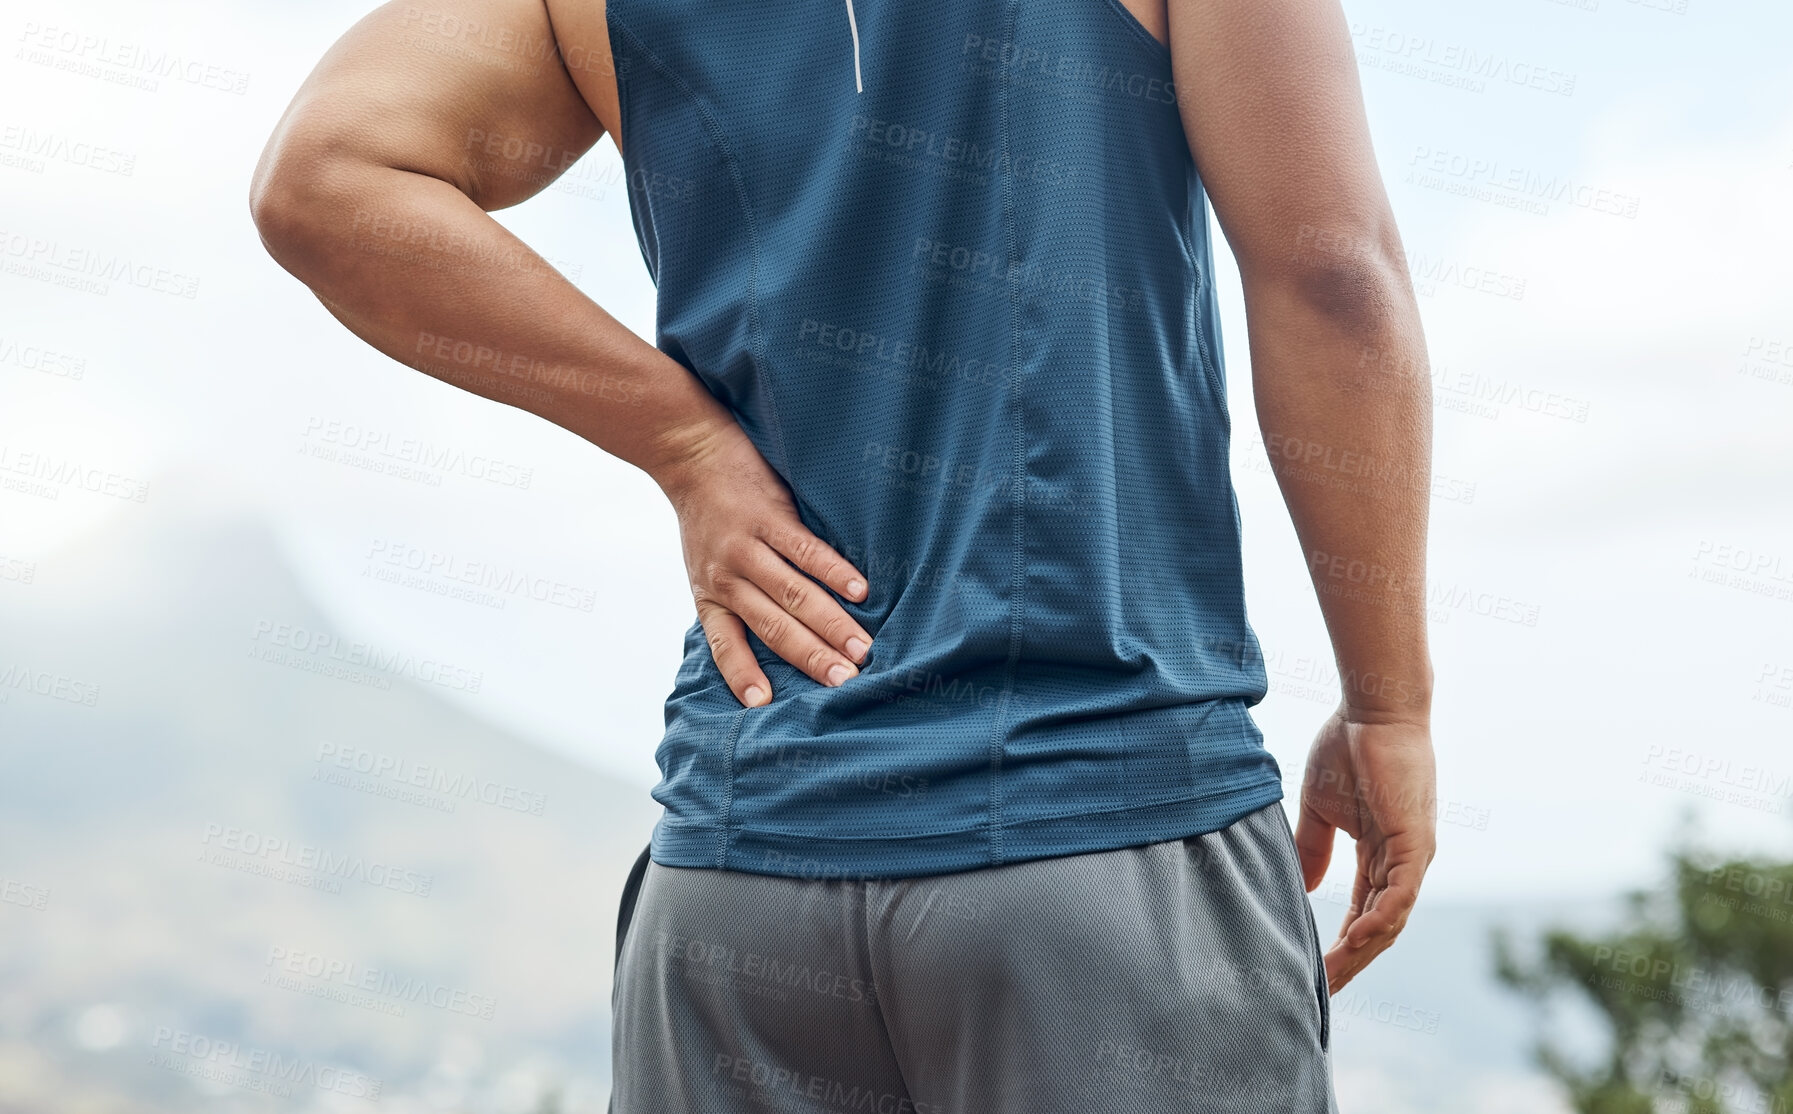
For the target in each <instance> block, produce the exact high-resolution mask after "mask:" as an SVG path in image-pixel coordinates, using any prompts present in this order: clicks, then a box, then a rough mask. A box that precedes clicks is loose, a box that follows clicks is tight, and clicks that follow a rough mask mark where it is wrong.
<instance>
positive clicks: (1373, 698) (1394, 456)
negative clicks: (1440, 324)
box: [1247, 249, 1432, 721]
mask: <svg viewBox="0 0 1793 1114" xmlns="http://www.w3.org/2000/svg"><path fill="white" fill-rule="evenodd" d="M1396 258H1398V249H1396ZM1247 318H1248V330H1249V333H1250V338H1251V353H1252V384H1253V394H1254V396H1255V398H1256V403H1257V413H1258V422H1259V427H1260V429H1261V430H1262V433H1263V440H1264V447H1265V451H1266V453H1267V454H1268V456H1269V459H1270V464H1271V468H1272V470H1273V472H1274V474H1275V476H1276V479H1277V483H1278V485H1279V486H1280V488H1281V489H1282V493H1283V498H1284V500H1285V501H1286V502H1287V504H1288V507H1289V514H1290V517H1291V518H1292V519H1293V521H1294V525H1295V532H1296V535H1297V536H1298V537H1299V538H1300V541H1301V546H1302V549H1303V552H1304V554H1305V558H1306V564H1307V568H1308V572H1309V575H1310V576H1311V577H1312V580H1313V584H1314V589H1315V591H1316V592H1317V594H1318V596H1319V602H1320V610H1321V613H1322V614H1323V616H1324V617H1325V621H1326V628H1327V631H1328V633H1329V634H1330V636H1331V639H1332V645H1333V652H1334V655H1335V657H1336V659H1337V663H1338V670H1339V678H1340V684H1341V687H1342V689H1343V697H1344V701H1345V704H1346V707H1347V709H1348V710H1349V711H1350V712H1351V713H1353V714H1354V715H1355V716H1357V717H1360V718H1362V719H1365V720H1371V721H1393V720H1410V719H1424V718H1425V717H1427V716H1428V715H1429V714H1430V709H1431V696H1432V667H1431V660H1430V654H1429V651H1428V649H1427V642H1426V587H1425V583H1426V577H1425V564H1426V525H1427V511H1428V499H1429V497H1430V490H1431V482H1430V480H1431V467H1432V466H1431V440H1432V438H1431V412H1432V411H1431V380H1430V375H1429V373H1428V370H1427V360H1426V350H1425V340H1424V337H1423V335H1422V332H1421V328H1420V322H1419V312H1418V309H1417V307H1416V306H1415V304H1414V300H1413V294H1412V287H1411V284H1410V282H1409V281H1408V280H1407V278H1406V275H1405V272H1404V269H1397V266H1394V265H1388V264H1382V265H1369V266H1362V267H1358V266H1353V267H1351V268H1347V269H1344V270H1341V271H1322V272H1321V273H1320V274H1318V275H1314V274H1307V275H1299V274H1298V275H1294V276H1287V275H1278V276H1275V277H1270V278H1265V279H1261V280H1259V281H1257V282H1255V283H1248V285H1247Z"/></svg>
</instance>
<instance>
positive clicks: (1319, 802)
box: [1168, 0, 1436, 986]
mask: <svg viewBox="0 0 1793 1114" xmlns="http://www.w3.org/2000/svg"><path fill="white" fill-rule="evenodd" d="M1168 16H1169V39H1170V46H1171V52H1172V67H1173V71H1174V76H1175V80H1176V86H1177V94H1178V101H1179V109H1180V111H1181V113H1182V117H1183V125H1184V131H1185V134H1186V135H1187V136H1188V138H1189V144H1190V150H1191V152H1192V153H1193V154H1194V157H1195V162H1196V167H1197V169H1198V171H1199V172H1200V174H1201V176H1202V180H1203V182H1204V184H1205V185H1206V187H1207V190H1208V192H1209V196H1210V197H1211V198H1212V201H1213V205H1214V211H1215V216H1216V217H1217V218H1218V220H1219V222H1220V226H1221V228H1222V230H1223V231H1224V232H1225V234H1226V237H1227V242H1228V243H1229V244H1230V245H1231V246H1232V248H1233V252H1234V255H1235V256H1236V258H1237V259H1238V262H1239V273H1240V279H1241V281H1242V283H1243V287H1244V295H1245V311H1246V324H1247V332H1248V335H1249V337H1250V342H1251V370H1252V389H1253V395H1254V397H1255V399H1256V403H1257V413H1258V422H1259V426H1260V428H1261V430H1262V432H1263V437H1264V443H1265V447H1266V450H1267V451H1268V454H1269V457H1270V462H1271V466H1272V468H1273V470H1274V473H1275V475H1276V479H1277V483H1278V485H1279V487H1280V488H1281V490H1282V493H1283V498H1284V500H1285V501H1286V502H1287V504H1288V507H1289V513H1290V516H1291V518H1292V519H1293V521H1294V525H1295V532H1296V534H1297V536H1298V537H1299V538H1300V541H1301V545H1302V548H1303V550H1304V552H1305V556H1306V560H1307V566H1308V571H1309V573H1310V575H1311V577H1312V580H1313V584H1314V588H1315V590H1316V592H1317V593H1318V595H1319V602H1320V609H1321V612H1322V614H1323V615H1324V617H1325V620H1326V628H1327V631H1328V633H1329V635H1330V637H1331V640H1332V645H1333V651H1334V654H1335V656H1336V658H1337V663H1338V669H1339V676H1340V679H1341V682H1342V687H1343V690H1344V691H1343V693H1342V697H1341V702H1340V707H1339V710H1338V712H1336V713H1335V714H1334V717H1333V719H1332V720H1331V721H1329V723H1328V725H1327V726H1326V727H1325V728H1323V729H1322V733H1321V737H1320V739H1319V740H1317V741H1316V744H1315V750H1314V756H1313V757H1312V758H1310V760H1309V766H1308V771H1307V772H1308V776H1307V779H1306V781H1305V783H1304V786H1303V805H1302V812H1301V819H1300V823H1299V826H1298V830H1297V842H1298V844H1299V846H1300V850H1301V854H1302V862H1303V867H1304V869H1305V871H1306V874H1307V878H1308V885H1309V888H1310V889H1311V888H1313V887H1314V886H1315V885H1317V884H1318V883H1319V881H1320V877H1321V876H1322V875H1323V874H1324V872H1325V869H1326V865H1327V862H1328V860H1329V858H1330V854H1331V847H1332V833H1333V829H1335V828H1337V829H1341V830H1344V831H1346V832H1347V833H1348V834H1350V835H1352V836H1353V837H1355V838H1356V839H1357V840H1358V860H1359V875H1358V883H1357V890H1356V894H1355V896H1354V900H1353V903H1352V909H1351V911H1350V913H1348V914H1347V917H1346V925H1345V928H1344V929H1342V930H1341V945H1340V946H1339V947H1335V949H1334V952H1333V953H1331V954H1329V956H1328V966H1329V969H1330V970H1331V971H1332V973H1333V975H1334V980H1335V986H1337V985H1342V982H1343V979H1345V978H1349V977H1350V975H1351V974H1354V973H1355V971H1356V970H1357V969H1359V968H1361V966H1362V965H1363V964H1366V963H1368V962H1369V958H1370V957H1371V956H1373V955H1374V954H1375V952H1376V951H1379V950H1380V948H1381V947H1385V946H1386V944H1387V942H1388V941H1389V940H1392V938H1393V936H1394V935H1395V934H1396V933H1398V932H1399V931H1400V928H1401V926H1402V925H1403V924H1404V923H1405V920H1406V916H1407V910H1408V909H1409V908H1410V907H1411V905H1412V901H1413V898H1414V896H1415V895H1416V894H1417V890H1418V886H1419V881H1420V877H1421V875H1423V873H1424V871H1425V868H1426V865H1427V864H1428V863H1429V862H1430V861H1431V857H1432V850H1433V831H1434V820H1435V817H1434V814H1433V813H1434V810H1435V807H1436V806H1435V798H1434V796H1433V788H1432V777H1433V774H1432V755H1431V739H1430V728H1429V718H1430V712H1431V698H1432V667H1431V662H1430V657H1429V653H1428V650H1427V646H1426V612H1425V549H1426V515H1427V499H1428V496H1429V492H1430V486H1431V485H1430V475H1431V391H1430V376H1429V374H1428V371H1427V363H1426V350H1425V340H1424V338H1423V336H1422V335H1421V330H1420V321H1419V311H1418V308H1417V306H1416V305H1415V302H1414V297H1413V288H1412V284H1411V282H1410V281H1409V279H1408V276H1407V270H1406V260H1405V256H1404V254H1403V252H1402V248H1401V241H1400V236H1399V234H1398V233H1397V231H1396V229H1395V224H1394V218H1393V215H1392V213H1391V211H1390V208H1389V203H1388V198H1387V195H1386V192H1385V191H1384V189H1383V185H1382V180H1381V176H1380V174H1379V173H1378V170H1377V167H1376V162H1375V158H1374V155H1373V152H1372V151H1371V146H1370V138H1369V128H1368V125H1367V122H1366V120H1365V116H1364V110H1363V101H1362V93H1361V91H1360V88H1359V85H1358V79H1357V65H1356V60H1355V59H1354V57H1353V56H1352V52H1351V41H1350V36H1349V33H1348V29H1347V25H1346V22H1345V18H1344V14H1343V12H1342V11H1341V10H1340V8H1339V4H1338V0H1252V2H1249V3H1243V2H1240V0H1169V12H1168ZM1340 976H1343V977H1342V978H1341V977H1340Z"/></svg>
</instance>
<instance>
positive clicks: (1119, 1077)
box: [610, 803, 1337, 1114]
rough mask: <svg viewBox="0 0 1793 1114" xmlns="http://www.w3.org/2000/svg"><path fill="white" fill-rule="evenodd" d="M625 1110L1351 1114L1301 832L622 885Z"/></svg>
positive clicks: (618, 1059)
mask: <svg viewBox="0 0 1793 1114" xmlns="http://www.w3.org/2000/svg"><path fill="white" fill-rule="evenodd" d="M617 931H618V941H617V963H616V980H615V987H614V991H613V994H612V1017H613V1022H614V1025H613V1029H612V1048H611V1052H612V1068H613V1079H614V1087H613V1091H612V1096H611V1108H610V1109H611V1111H612V1114H736V1112H743V1114H744V1112H749V1111H752V1112H755V1114H763V1112H767V1111H776V1112H792V1114H795V1112H799V1111H800V1112H803V1114H838V1112H849V1111H868V1112H874V1114H1058V1112H1063V1114H1072V1112H1076V1114H1092V1112H1106V1111H1113V1112H1115V1114H1123V1112H1124V1114H1156V1112H1160V1111H1162V1112H1164V1114H1170V1112H1172V1111H1175V1112H1177V1114H1220V1112H1223V1111H1224V1112H1239V1114H1248V1112H1249V1114H1272V1112H1274V1114H1282V1112H1299V1114H1336V1112H1337V1107H1336V1106H1335V1105H1334V1100H1333V1096H1332V1079H1331V1074H1332V1073H1331V1058H1330V1053H1329V1047H1328V1046H1329V1032H1328V1029H1329V1002H1328V1000H1327V991H1326V973H1325V967H1324V965H1323V964H1322V962H1321V952H1320V941H1319V936H1318V934H1317V933H1316V931H1315V927H1314V918H1313V912H1312V909H1311V907H1310V906H1309V904H1308V901H1307V895H1306V893H1305V892H1304V889H1303V886H1302V883H1301V869H1300V866H1299V862H1298V860H1297V858H1296V852H1295V843H1294V839H1293V836H1292V834H1291V833H1290V831H1289V823H1288V819H1287V818H1286V816H1285V815H1284V813H1283V809H1282V806H1281V804H1280V803H1272V804H1269V805H1266V806H1265V807H1264V808H1262V809H1259V810H1258V811H1256V812H1253V813H1251V814H1250V815H1248V816H1246V817H1245V818H1243V819H1241V820H1239V821H1237V822H1235V823H1234V824H1232V825H1231V826H1229V827H1226V828H1223V829H1221V830H1220V831H1217V832H1210V833H1208V834H1206V835H1199V836H1189V837H1187V838H1184V839H1176V840H1168V841H1165V842H1162V843H1151V844H1145V845H1143V846H1139V847H1127V848H1122V849H1119V850H1112V851H1097V852H1090V853H1087V854H1080V855H1066V856H1061V857H1056V858H1048V859H1034V860H1030V861H1026V862H1019V863H1006V864H1003V865H1001V866H995V867H987V868H982V869H977V870H968V871H961V872H956V873H952V874H938V875H928V876H921V877H910V878H898V879H885V880H842V879H801V878H789V877H777V876H772V875H762V874H750V873H744V872H739V871H729V870H715V869H697V868H687V867H670V866H663V865H661V864H659V863H654V862H651V861H649V860H648V858H647V853H646V852H645V851H644V852H643V853H642V857H641V858H640V859H639V860H638V861H637V863H636V869H635V871H634V872H632V873H631V875H630V877H629V881H628V884H627V886H626V887H625V891H624V895H623V908H622V915H621V916H620V917H619V923H618V929H617Z"/></svg>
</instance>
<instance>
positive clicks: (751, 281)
mask: <svg viewBox="0 0 1793 1114" xmlns="http://www.w3.org/2000/svg"><path fill="white" fill-rule="evenodd" d="M606 10H608V9H606ZM617 26H618V27H619V28H621V30H622V32H623V34H624V35H626V36H627V37H628V39H629V41H630V43H632V44H633V45H634V47H635V49H636V50H638V51H640V52H641V54H642V56H643V57H645V58H646V59H647V60H648V63H649V64H650V65H652V66H653V67H654V68H655V69H656V70H659V71H660V72H661V73H662V74H664V75H665V77H666V80H667V81H669V82H671V83H672V86H673V88H675V89H677V90H678V91H679V92H680V93H682V94H684V96H685V97H686V99H688V100H689V101H690V102H691V107H692V109H693V110H695V111H696V113H697V116H698V119H699V120H700V121H702V123H703V126H704V131H705V132H706V133H707V134H708V136H709V140H710V145H711V146H712V147H714V148H715V149H716V153H717V154H718V155H720V156H721V157H722V161H723V164H724V165H725V166H727V167H728V173H729V178H730V180H731V181H733V183H734V187H735V203H736V204H737V205H739V206H740V209H741V223H742V224H743V226H745V228H746V229H747V247H748V265H747V332H748V336H749V337H750V338H751V340H750V342H749V351H750V352H751V353H752V354H753V377H754V383H755V384H756V385H758V386H760V387H762V388H763V389H764V390H765V392H766V424H767V425H768V426H770V427H771V434H772V441H773V444H774V445H776V446H777V449H776V453H775V455H776V456H777V458H778V459H777V460H776V461H773V462H772V465H773V467H774V468H775V469H776V470H777V471H778V472H779V473H780V474H781V475H782V476H784V477H785V478H786V481H787V482H789V478H790V475H791V462H790V455H789V454H788V453H787V452H786V451H785V445H784V425H783V423H782V422H780V421H779V419H778V394H777V392H776V390H775V389H774V387H773V383H772V379H773V377H772V376H771V375H769V374H767V371H766V333H765V329H764V328H763V327H762V326H761V324H760V289H759V277H760V234H759V222H758V221H756V220H755V219H754V216H753V206H752V205H750V204H748V201H747V183H746V181H745V179H744V178H743V177H742V175H741V164H740V161H739V160H738V159H737V158H736V157H735V152H734V148H733V147H731V146H730V145H729V142H728V138H727V136H726V135H725V134H724V132H723V130H722V124H721V122H720V121H719V120H717V119H716V116H715V114H714V113H712V112H711V111H710V110H709V108H708V107H707V106H706V105H705V104H704V102H703V98H701V97H699V96H698V95H697V93H696V92H695V91H694V90H693V89H692V88H691V86H690V85H689V84H687V83H686V82H685V79H684V78H682V77H680V76H679V75H678V74H677V73H676V72H674V71H673V69H672V67H670V66H668V65H667V64H666V63H665V62H664V61H662V60H661V58H660V56H659V55H657V54H655V53H654V52H653V51H652V50H650V49H649V48H648V46H647V44H646V43H644V42H643V41H642V39H641V36H640V35H637V34H636V33H635V30H634V28H632V27H630V26H629V25H628V24H626V23H624V22H623V21H622V20H621V19H620V18H619V19H618V20H617ZM800 502H801V500H799V503H800Z"/></svg>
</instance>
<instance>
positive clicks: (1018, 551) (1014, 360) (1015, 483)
mask: <svg viewBox="0 0 1793 1114" xmlns="http://www.w3.org/2000/svg"><path fill="white" fill-rule="evenodd" d="M1018 4H1019V0H1008V2H1007V3H1005V4H1004V5H1003V13H1002V21H1003V41H1004V42H1013V41H1014V40H1015V18H1016V11H1017V7H1018ZM1013 90H1014V81H1013V78H1012V76H1011V75H1010V74H1008V73H1006V72H1005V73H1004V74H1003V76H1002V83H1001V89H1000V95H999V101H1000V104H1001V112H1000V114H999V117H998V120H999V127H1000V129H1001V134H1002V157H1003V166H1004V167H1005V169H1004V171H1003V174H1002V225H1003V232H1004V235H1005V237H1006V240H1007V243H1006V244H1005V245H1004V246H1005V247H1006V248H1007V249H1008V251H1007V253H1006V254H1007V261H1008V265H1009V267H1010V268H1011V270H1010V273H1009V274H1008V275H1005V280H1006V281H1007V283H1008V294H1009V408H1010V413H1011V418H1010V424H1011V426H1012V427H1013V428H1014V431H1015V438H1014V443H1015V449H1014V454H1013V456H1012V457H1011V459H1010V463H1009V521H1010V523H1011V528H1010V532H1009V534H1010V544H1011V546H1012V548H1011V550H1010V557H1009V653H1008V659H1007V660H1006V661H1005V662H1004V663H1003V674H1002V699H1001V700H1000V701H999V702H998V703H997V706H996V715H995V717H994V718H995V722H994V724H993V725H992V727H991V731H990V806H989V811H988V813H987V815H986V816H985V824H986V825H987V826H988V828H989V860H990V864H991V865H992V866H994V865H997V864H999V863H1001V862H1002V861H1003V858H1002V834H1003V828H1002V745H1003V734H1004V730H1003V729H1004V725H1005V724H1006V723H1007V721H1008V710H1009V702H1010V701H1011V700H1013V699H1014V698H1015V663H1016V662H1017V661H1018V660H1019V659H1020V657H1021V596H1022V592H1023V590H1024V589H1025V588H1026V586H1027V523H1026V520H1025V509H1026V504H1027V430H1026V424H1025V408H1024V407H1023V406H1022V404H1021V359H1020V353H1021V321H1020V313H1021V311H1020V296H1021V292H1020V290H1019V288H1018V287H1017V286H1016V285H1015V282H1014V275H1013V271H1012V268H1013V267H1014V264H1015V257H1016V255H1017V251H1016V243H1017V241H1018V240H1019V238H1020V237H1019V235H1018V233H1017V232H1016V230H1015V178H1014V174H1013V173H1012V170H1011V169H1008V168H1012V167H1013V166H1014V162H1013V156H1012V153H1011V151H1010V147H1011V146H1012V140H1013V136H1012V134H1011V132H1010V128H1009V108H1010V105H1011V102H1012V101H1013V99H1014V97H1013Z"/></svg>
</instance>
